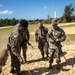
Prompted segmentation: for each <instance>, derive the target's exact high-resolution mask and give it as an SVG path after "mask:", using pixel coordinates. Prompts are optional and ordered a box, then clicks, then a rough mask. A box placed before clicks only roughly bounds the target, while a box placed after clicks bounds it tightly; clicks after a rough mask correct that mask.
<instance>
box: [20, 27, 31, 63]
mask: <svg viewBox="0 0 75 75" xmlns="http://www.w3.org/2000/svg"><path fill="white" fill-rule="evenodd" d="M29 39H30V34H29V30H28V28H27V31H26V32H24V39H23V41H22V43H21V47H22V51H23V58H24V61H25V63H26V62H27V60H26V58H27V56H26V51H27V43H28V42H29Z"/></svg>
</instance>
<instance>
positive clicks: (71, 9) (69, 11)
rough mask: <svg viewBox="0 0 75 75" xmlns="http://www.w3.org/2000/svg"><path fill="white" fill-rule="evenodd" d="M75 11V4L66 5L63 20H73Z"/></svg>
mask: <svg viewBox="0 0 75 75" xmlns="http://www.w3.org/2000/svg"><path fill="white" fill-rule="evenodd" d="M73 12H74V6H73V5H72V4H70V5H66V6H65V9H64V13H63V16H62V17H61V19H62V22H71V21H72V17H71V16H72V15H73Z"/></svg>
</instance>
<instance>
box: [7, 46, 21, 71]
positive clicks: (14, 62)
mask: <svg viewBox="0 0 75 75" xmlns="http://www.w3.org/2000/svg"><path fill="white" fill-rule="evenodd" d="M7 47H8V50H9V52H10V56H11V68H16V71H17V72H19V71H20V66H21V64H20V61H19V59H18V58H17V57H16V56H14V55H13V53H12V52H11V47H10V46H9V45H7Z"/></svg>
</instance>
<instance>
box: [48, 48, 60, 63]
mask: <svg viewBox="0 0 75 75" xmlns="http://www.w3.org/2000/svg"><path fill="white" fill-rule="evenodd" d="M60 49H61V48H57V49H50V51H49V54H50V58H49V63H50V64H52V63H53V58H54V55H55V53H56V63H58V64H59V63H60V62H61V60H60V55H61V52H60Z"/></svg>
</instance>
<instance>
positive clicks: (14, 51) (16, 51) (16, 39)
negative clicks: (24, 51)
mask: <svg viewBox="0 0 75 75" xmlns="http://www.w3.org/2000/svg"><path fill="white" fill-rule="evenodd" d="M27 27H28V22H27V21H26V20H24V19H22V20H21V21H20V23H19V24H17V25H15V26H14V28H13V30H12V33H11V35H10V37H9V39H8V44H7V47H8V50H9V52H10V56H11V70H10V72H11V73H15V72H16V73H17V75H20V66H21V64H22V63H23V59H22V57H21V55H20V49H21V48H20V45H21V43H22V41H23V37H24V32H25V31H27Z"/></svg>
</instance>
